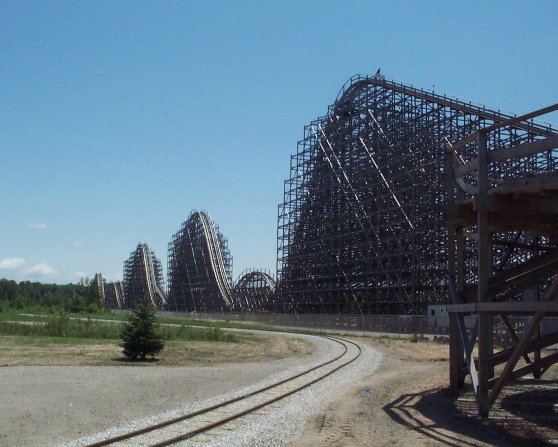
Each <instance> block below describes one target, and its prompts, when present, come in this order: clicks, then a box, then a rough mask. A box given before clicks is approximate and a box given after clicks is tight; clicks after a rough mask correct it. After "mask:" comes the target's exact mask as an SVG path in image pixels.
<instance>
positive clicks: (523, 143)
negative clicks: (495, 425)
mask: <svg viewBox="0 0 558 447" xmlns="http://www.w3.org/2000/svg"><path fill="white" fill-rule="evenodd" d="M556 110H558V104H555V105H553V106H550V107H547V108H545V109H541V110H539V111H536V112H533V113H530V114H527V115H524V116H521V117H517V118H512V119H510V120H507V121H504V122H500V123H495V124H494V125H491V126H489V127H485V128H483V129H480V130H478V131H476V132H474V133H473V134H471V135H470V136H468V137H467V138H465V139H464V140H462V141H460V142H458V143H456V144H454V145H452V146H451V148H450V149H449V150H448V151H447V155H446V178H447V187H448V189H447V210H448V216H447V217H448V219H447V221H448V259H449V289H450V300H451V302H450V304H449V305H448V306H447V308H448V312H449V315H450V387H451V390H452V393H453V394H454V396H456V397H457V395H458V393H459V390H460V389H461V388H462V387H463V385H464V380H465V377H466V375H467V374H469V375H470V378H471V382H472V385H473V388H474V392H475V395H476V398H477V404H478V410H479V415H481V416H483V417H484V416H487V415H488V413H489V411H490V409H491V407H492V406H493V404H494V402H495V400H496V399H497V397H498V396H499V394H500V393H501V391H502V388H503V387H504V386H505V385H506V384H508V383H509V382H510V381H512V380H515V379H519V378H521V377H524V376H526V375H530V374H532V375H533V377H534V378H535V379H537V378H540V377H541V376H542V374H544V372H545V371H546V370H547V369H548V368H549V367H550V366H551V365H552V364H554V363H557V362H558V352H554V353H549V352H550V351H549V350H545V348H548V347H549V346H551V345H553V344H556V343H558V325H552V324H547V325H544V324H542V323H543V322H544V321H545V320H543V319H544V318H545V317H547V316H549V315H553V314H554V315H557V314H558V302H557V301H558V276H557V275H558V151H557V148H558V134H556V133H555V132H552V131H549V132H547V133H546V134H541V133H538V132H537V131H535V130H534V129H533V128H530V125H531V123H532V121H530V120H532V119H533V118H535V117H538V116H541V115H544V114H547V113H551V112H554V111H556ZM503 135H504V136H505V138H502V136H503ZM502 141H505V145H504V146H502ZM466 316H470V317H473V318H472V319H468V324H466V319H465V317H466ZM517 316H523V318H516V317H517ZM471 321H472V322H473V323H471ZM546 321H547V322H548V319H547V320H546ZM501 328H505V329H504V330H505V331H506V332H507V334H508V335H509V339H510V340H511V344H510V346H508V347H497V346H495V342H494V341H495V334H496V333H497V332H498V331H499V330H500V329H501Z"/></svg>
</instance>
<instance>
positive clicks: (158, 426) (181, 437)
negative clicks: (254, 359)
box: [86, 336, 361, 447]
mask: <svg viewBox="0 0 558 447" xmlns="http://www.w3.org/2000/svg"><path fill="white" fill-rule="evenodd" d="M321 337H323V338H326V339H329V340H332V341H335V342H337V343H339V344H341V345H342V346H343V348H344V349H343V352H342V353H341V354H339V355H338V356H336V357H335V358H333V359H331V360H328V361H327V362H323V363H320V364H319V365H316V366H314V367H312V368H309V369H306V370H304V371H302V372H300V373H298V374H295V375H293V376H290V377H287V378H286V379H283V380H280V381H278V382H275V383H273V384H271V385H268V386H265V387H262V388H259V389H257V390H254V391H251V392H249V393H246V394H243V395H241V396H238V397H235V398H232V399H228V400H226V401H224V402H220V403H218V404H215V405H211V406H209V407H206V408H202V409H200V410H197V411H193V412H190V413H187V414H184V415H182V416H178V417H175V418H172V419H168V420H166V421H162V422H158V423H156V424H152V425H149V426H147V427H144V428H141V429H138V430H133V431H130V432H128V433H124V434H122V435H118V436H114V437H111V438H108V439H104V440H102V441H99V442H95V443H92V444H87V445H86V447H102V446H107V445H112V444H116V443H118V442H120V441H126V440H128V439H132V438H134V437H137V436H140V435H143V434H146V433H150V432H154V431H156V430H160V429H163V428H165V427H168V426H170V425H173V424H177V423H179V422H183V421H186V420H188V419H192V418H194V417H196V416H200V415H203V414H206V413H209V412H211V411H214V410H217V409H220V408H224V407H226V406H229V405H231V404H233V403H236V402H240V401H242V400H246V399H248V398H250V397H254V396H257V395H258V394H262V393H264V392H266V391H269V390H271V389H273V388H277V387H279V386H281V385H284V384H287V383H288V382H292V381H294V380H296V379H298V378H300V377H303V376H305V375H308V374H310V373H312V372H313V371H316V370H318V369H320V368H324V367H326V366H327V365H330V364H331V363H334V362H336V361H337V360H339V359H341V358H342V357H344V356H345V355H347V352H348V344H352V345H354V346H355V347H356V348H357V350H358V353H357V355H356V356H354V357H353V358H351V359H350V360H348V361H346V362H344V363H342V364H340V365H339V366H336V367H335V368H333V369H331V370H329V371H327V372H325V373H324V374H321V375H320V376H318V377H317V378H315V379H313V380H311V381H309V382H306V383H304V384H303V385H301V386H297V387H295V388H293V389H291V390H289V391H287V392H285V393H282V394H280V395H278V396H275V397H273V398H271V399H267V400H265V401H264V402H261V403H259V404H257V405H254V406H251V407H249V408H247V409H244V410H242V411H240V412H237V413H234V414H231V415H229V416H226V417H224V418H221V419H219V420H218V421H215V422H213V423H210V424H207V425H204V426H202V427H200V428H197V429H195V430H191V431H189V432H186V433H183V434H181V435H179V436H175V437H173V438H169V439H167V440H165V441H162V442H158V443H155V444H151V447H162V446H168V445H172V444H175V443H177V442H180V441H183V440H186V439H189V438H192V437H194V436H196V435H198V434H201V433H203V432H207V431H209V430H211V429H213V428H216V427H219V426H220V425H223V424H226V423H227V422H230V421H232V420H235V419H238V418H240V417H242V416H245V415H247V414H249V413H253V412H254V411H256V410H259V409H260V408H263V407H265V406H267V405H270V404H272V403H274V402H277V401H279V400H281V399H284V398H285V397H288V396H290V395H292V394H294V393H296V392H298V391H301V390H303V389H305V388H307V387H309V386H310V385H313V384H315V383H317V382H319V381H321V380H323V379H325V378H326V377H329V376H330V375H331V374H333V373H334V372H336V371H338V370H340V369H341V368H344V367H345V366H347V365H349V364H351V363H353V362H354V361H355V360H357V359H358V358H359V357H360V355H361V348H360V346H359V345H358V344H356V343H354V342H352V341H350V340H345V339H341V338H336V337H327V336H321Z"/></svg>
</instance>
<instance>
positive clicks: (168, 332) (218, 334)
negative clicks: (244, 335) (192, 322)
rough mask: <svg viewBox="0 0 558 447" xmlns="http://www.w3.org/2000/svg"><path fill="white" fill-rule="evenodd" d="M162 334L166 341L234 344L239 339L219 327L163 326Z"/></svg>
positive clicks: (161, 328)
mask: <svg viewBox="0 0 558 447" xmlns="http://www.w3.org/2000/svg"><path fill="white" fill-rule="evenodd" d="M159 330H160V333H161V335H162V336H163V339H164V340H190V341H193V340H196V341H220V342H227V343H233V342H236V341H238V337H237V336H236V335H235V334H231V333H230V332H225V331H223V329H221V328H218V327H211V328H207V329H206V328H199V327H191V326H186V325H184V324H182V325H181V326H179V327H176V326H161V327H160V329H159Z"/></svg>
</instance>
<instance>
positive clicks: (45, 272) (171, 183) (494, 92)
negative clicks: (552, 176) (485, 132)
mask: <svg viewBox="0 0 558 447" xmlns="http://www.w3.org/2000/svg"><path fill="white" fill-rule="evenodd" d="M557 17H558V2H555V1H537V2H518V1H509V0H508V1H490V2H484V1H483V2H480V1H479V2H475V1H471V2H460V1H430V2H411V1H390V2H387V1H384V2H374V1H343V2H341V1H339V2H334V1H326V0H324V1H304V0H302V1H270V2H263V1H250V2H248V1H243V2H233V1H226V2H209V1H164V2H146V1H145V2H144V1H80V2H75V1H68V2H63V1H49V2H45V1H36V2H34V1H20V0H19V1H8V0H3V1H2V2H0V97H1V101H0V154H1V165H0V166H1V171H0V172H1V175H0V203H1V210H2V211H1V214H0V277H6V278H9V279H15V280H23V279H30V280H38V281H43V282H58V283H67V282H76V281H77V280H79V279H80V277H82V276H90V277H91V276H93V275H94V273H95V272H102V273H103V274H104V275H105V276H106V277H108V278H109V279H120V278H121V276H122V263H123V261H124V260H125V259H126V258H127V257H128V256H129V253H130V252H131V251H133V250H134V249H135V247H136V245H137V243H138V242H147V243H148V244H149V246H150V247H151V248H152V249H153V250H154V251H155V252H156V255H157V256H158V257H159V258H160V259H161V260H162V261H163V264H164V265H165V266H166V257H167V244H168V242H169V241H170V239H171V236H172V234H174V233H175V232H176V231H177V230H178V229H179V227H180V225H181V223H182V222H184V221H185V220H186V218H187V217H188V214H189V213H190V211H191V210H192V209H205V210H207V211H208V212H209V214H210V215H211V216H212V218H213V219H214V220H215V222H217V224H219V226H220V228H221V231H222V232H223V233H224V235H225V236H226V237H228V239H229V248H230V250H231V252H232V254H233V258H234V276H235V278H236V276H237V275H239V274H240V273H241V271H242V270H244V269H245V268H249V267H259V268H267V269H270V270H272V271H274V270H275V260H276V232H277V205H278V204H279V203H280V202H281V201H282V193H283V182H284V180H285V179H287V178H288V176H289V164H290V156H291V154H294V153H295V152H296V143H297V141H298V140H300V139H301V138H302V136H303V128H304V125H305V124H307V123H308V122H309V121H311V120H312V119H314V118H316V117H318V116H321V115H323V114H325V113H326V111H327V106H328V105H329V104H331V103H332V102H333V101H334V99H335V97H336V95H337V93H338V91H339V89H340V88H341V86H342V85H343V84H344V83H345V81H346V80H347V79H349V78H350V77H351V76H352V75H354V74H357V73H362V74H373V73H375V71H376V69H377V68H378V67H381V68H382V72H383V73H384V74H385V75H386V77H388V78H391V79H394V80H397V81H400V82H404V83H408V84H412V85H415V86H418V87H422V88H426V89H432V88H434V89H435V91H437V92H438V93H443V94H448V95H451V96H456V97H459V98H460V99H464V100H467V101H472V102H474V103H480V104H484V105H486V106H488V107H491V108H495V109H501V110H503V111H508V112H513V113H517V114H522V113H526V112H529V111H532V110H534V109H537V108H539V107H543V106H546V105H549V104H551V103H555V102H557V101H558V83H557V79H558V57H557V54H558V51H557V50H558V30H557V29H556V18H557ZM548 120H550V121H551V122H552V123H553V125H556V124H558V119H557V118H556V116H550V117H549V118H548V119H547V121H548Z"/></svg>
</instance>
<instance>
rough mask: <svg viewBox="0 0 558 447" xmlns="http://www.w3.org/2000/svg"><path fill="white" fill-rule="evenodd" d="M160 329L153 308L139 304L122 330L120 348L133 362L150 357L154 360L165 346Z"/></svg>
mask: <svg viewBox="0 0 558 447" xmlns="http://www.w3.org/2000/svg"><path fill="white" fill-rule="evenodd" d="M158 329H159V324H158V323H157V319H156V318H155V309H154V308H153V306H151V305H150V304H147V303H141V304H139V306H138V307H136V309H134V312H133V313H132V315H130V318H129V319H128V322H127V323H126V326H124V328H123V329H122V334H121V336H122V344H121V345H120V346H121V347H122V348H124V349H123V350H122V352H123V353H124V355H125V356H126V357H127V358H129V359H132V360H145V357H146V356H148V355H150V356H151V357H152V358H154V357H155V356H156V355H157V354H159V353H160V352H161V351H162V350H163V348H164V346H165V345H164V343H163V339H162V338H161V336H160V335H159V332H158Z"/></svg>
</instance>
